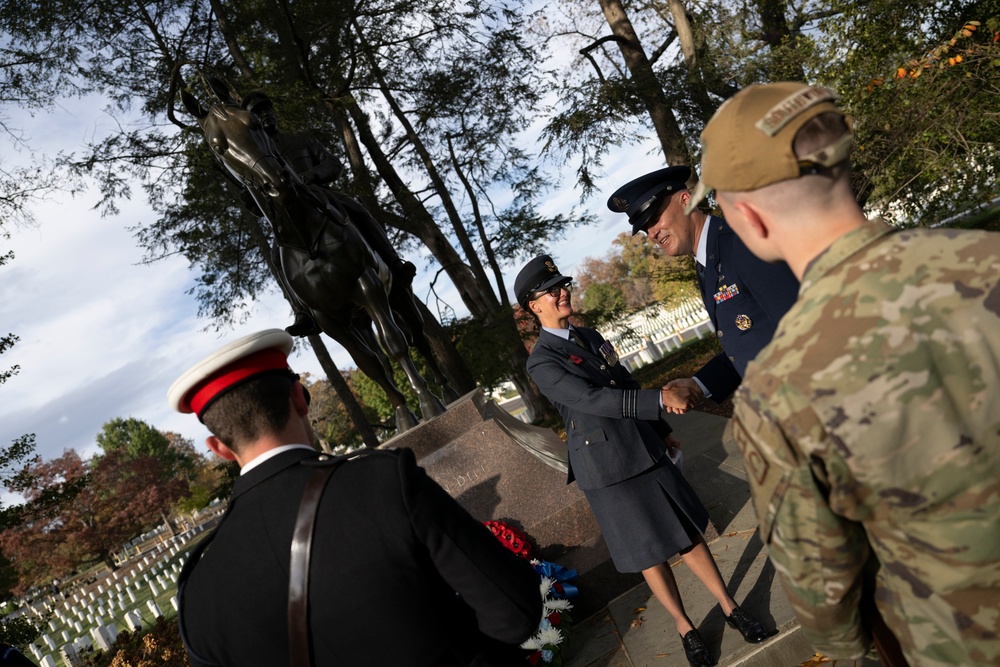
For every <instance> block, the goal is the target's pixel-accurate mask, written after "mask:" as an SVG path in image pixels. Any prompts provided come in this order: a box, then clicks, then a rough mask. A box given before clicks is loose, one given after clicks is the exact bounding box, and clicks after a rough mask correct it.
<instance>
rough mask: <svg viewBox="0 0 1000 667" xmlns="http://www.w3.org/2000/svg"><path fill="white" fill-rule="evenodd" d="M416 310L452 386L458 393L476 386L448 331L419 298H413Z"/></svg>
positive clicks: (468, 390) (463, 392) (466, 391)
mask: <svg viewBox="0 0 1000 667" xmlns="http://www.w3.org/2000/svg"><path fill="white" fill-rule="evenodd" d="M414 301H415V302H416V304H417V310H418V311H420V315H421V316H422V317H423V318H424V335H425V336H427V342H428V343H430V345H431V350H432V351H433V352H434V357H435V358H436V359H437V360H438V363H439V364H441V371H442V372H443V373H444V374H445V375H446V376H447V377H448V379H449V380H451V383H452V386H454V387H455V390H456V391H457V392H458V393H459V394H467V393H468V392H470V391H472V390H473V389H475V388H476V379H475V378H474V377H472V372H471V371H470V370H469V367H468V365H466V363H465V360H463V359H462V357H461V355H460V354H459V353H458V350H457V349H455V344H454V343H452V342H451V338H450V337H449V336H448V332H447V331H446V330H445V328H444V327H443V326H441V323H440V322H438V321H437V318H436V317H434V314H433V313H432V312H431V310H430V308H428V307H427V304H425V303H424V302H423V301H421V300H420V299H414Z"/></svg>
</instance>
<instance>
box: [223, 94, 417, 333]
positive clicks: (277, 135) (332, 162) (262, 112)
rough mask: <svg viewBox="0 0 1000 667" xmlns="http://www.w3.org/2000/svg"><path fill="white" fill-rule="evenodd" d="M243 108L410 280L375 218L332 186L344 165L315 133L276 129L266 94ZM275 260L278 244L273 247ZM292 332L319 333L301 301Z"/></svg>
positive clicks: (406, 281) (398, 279)
mask: <svg viewBox="0 0 1000 667" xmlns="http://www.w3.org/2000/svg"><path fill="white" fill-rule="evenodd" d="M242 106H243V108H244V109H246V110H247V111H249V112H250V113H252V114H253V115H254V116H255V117H256V118H257V119H258V120H259V121H260V123H261V125H262V126H263V127H264V131H265V132H266V133H267V134H268V136H269V137H270V139H271V142H272V143H273V144H274V147H275V148H276V149H277V150H278V153H279V154H280V155H281V158H282V159H283V160H284V161H285V162H286V163H287V164H288V166H289V168H291V169H292V170H294V171H295V173H297V174H298V175H299V177H300V178H301V179H302V181H303V182H304V183H305V184H306V185H318V186H320V187H323V188H324V189H326V190H327V192H328V193H329V194H330V195H331V196H332V198H333V199H334V201H335V202H336V203H337V204H338V205H339V206H340V208H341V209H343V210H344V212H345V213H346V215H347V218H348V219H350V221H351V222H352V223H353V224H354V226H355V228H356V229H357V230H358V232H359V233H360V234H361V236H362V237H364V239H365V241H367V242H368V245H369V246H370V247H371V249H372V250H374V251H375V253H376V254H377V255H378V256H379V257H380V258H381V259H382V261H383V262H385V264H386V266H388V267H389V270H390V271H391V272H392V277H393V283H394V284H395V285H398V286H400V287H407V286H409V285H410V283H412V282H413V278H414V276H415V275H416V273H417V268H416V267H415V266H414V265H413V264H412V263H411V262H408V261H406V260H405V259H403V258H401V257H400V256H399V254H398V253H397V252H396V249H395V248H394V247H393V246H392V243H391V242H390V241H389V237H388V236H387V235H386V233H385V229H383V228H382V225H380V224H379V223H378V222H377V221H376V220H375V218H373V217H372V216H371V214H370V213H368V211H367V209H365V208H364V206H362V205H361V203H360V202H358V201H357V200H356V199H354V198H352V197H348V196H347V195H345V194H344V193H343V192H340V191H338V190H336V189H334V188H333V187H332V186H333V182H334V181H335V180H336V179H337V178H339V177H340V175H341V174H342V173H343V171H344V166H343V165H342V164H341V163H340V160H338V159H337V158H336V157H335V156H334V155H333V154H332V153H330V151H328V150H327V149H326V147H325V146H323V145H322V144H321V143H320V142H319V141H317V139H316V137H314V136H313V135H312V134H310V133H308V132H296V133H286V132H280V131H279V130H278V119H277V118H276V117H275V115H274V103H273V102H271V98H269V97H268V96H267V95H266V94H264V93H263V92H260V91H253V92H251V93H249V94H247V95H246V97H244V98H243V105H242ZM244 199H247V200H248V201H247V202H246V203H247V205H248V207H249V208H250V209H251V210H254V211H257V215H260V212H259V209H258V207H257V204H256V203H255V202H254V201H253V199H252V198H250V197H245V198H244ZM272 253H273V254H274V258H275V261H276V262H279V260H278V258H277V246H275V248H274V249H273V250H272ZM285 330H286V331H287V332H288V333H289V334H291V335H293V336H308V335H311V334H317V333H320V327H319V326H318V325H317V324H316V321H315V319H314V318H313V316H312V314H311V313H310V312H309V310H308V308H307V307H306V306H305V305H304V304H301V303H299V304H295V322H294V323H293V324H292V325H291V326H290V327H287V328H286V329H285Z"/></svg>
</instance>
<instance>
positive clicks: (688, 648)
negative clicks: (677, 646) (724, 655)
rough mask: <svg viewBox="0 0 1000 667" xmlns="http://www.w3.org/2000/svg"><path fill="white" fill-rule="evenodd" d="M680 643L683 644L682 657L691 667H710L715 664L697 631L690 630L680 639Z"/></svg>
mask: <svg viewBox="0 0 1000 667" xmlns="http://www.w3.org/2000/svg"><path fill="white" fill-rule="evenodd" d="M681 642H682V643H683V644H684V655H686V656H687V659H688V662H689V663H690V664H691V667H712V665H714V664H715V661H714V660H712V656H711V654H710V653H709V652H708V648H707V647H706V646H705V642H703V641H702V639H701V635H700V634H698V631H697V630H692V631H691V632H689V633H687V634H686V635H684V636H683V637H681Z"/></svg>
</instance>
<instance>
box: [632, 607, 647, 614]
mask: <svg viewBox="0 0 1000 667" xmlns="http://www.w3.org/2000/svg"><path fill="white" fill-rule="evenodd" d="M644 611H646V608H645V607H636V608H635V609H633V610H632V615H633V616H634V615H635V614H641V613H642V612H644Z"/></svg>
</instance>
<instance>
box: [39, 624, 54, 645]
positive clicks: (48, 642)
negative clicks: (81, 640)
mask: <svg viewBox="0 0 1000 667" xmlns="http://www.w3.org/2000/svg"><path fill="white" fill-rule="evenodd" d="M49 625H52V624H51V623H49ZM52 629H53V630H55V628H52ZM42 641H43V642H45V645H46V646H48V647H49V648H50V649H52V650H53V651H55V650H56V643H55V642H54V641H52V637H49V636H48V635H42Z"/></svg>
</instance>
